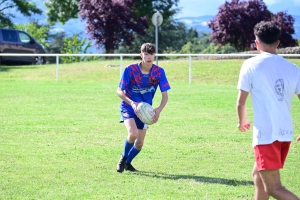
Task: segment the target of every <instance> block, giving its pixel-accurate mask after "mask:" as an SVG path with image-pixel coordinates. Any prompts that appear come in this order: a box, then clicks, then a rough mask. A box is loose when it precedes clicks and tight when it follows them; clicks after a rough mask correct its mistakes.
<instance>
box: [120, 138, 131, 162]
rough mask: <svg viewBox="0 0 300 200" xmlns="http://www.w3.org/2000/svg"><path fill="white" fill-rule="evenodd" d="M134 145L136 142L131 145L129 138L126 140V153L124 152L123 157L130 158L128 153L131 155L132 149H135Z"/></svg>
mask: <svg viewBox="0 0 300 200" xmlns="http://www.w3.org/2000/svg"><path fill="white" fill-rule="evenodd" d="M133 144H134V142H133V143H129V142H128V140H127V138H126V140H125V144H124V152H123V155H122V156H123V157H126V158H127V157H128V153H129V151H130V149H131V148H132V147H133Z"/></svg>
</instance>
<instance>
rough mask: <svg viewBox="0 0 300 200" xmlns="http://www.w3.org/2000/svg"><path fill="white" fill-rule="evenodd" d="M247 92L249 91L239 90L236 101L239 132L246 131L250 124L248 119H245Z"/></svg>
mask: <svg viewBox="0 0 300 200" xmlns="http://www.w3.org/2000/svg"><path fill="white" fill-rule="evenodd" d="M248 94H249V93H248V92H246V91H243V90H239V94H238V99H237V102H236V111H237V115H238V118H239V124H238V129H239V130H240V131H241V132H246V131H247V130H249V129H250V125H251V123H250V121H248V120H247V119H246V115H247V108H246V102H247V97H248Z"/></svg>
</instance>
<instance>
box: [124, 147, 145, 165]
mask: <svg viewBox="0 0 300 200" xmlns="http://www.w3.org/2000/svg"><path fill="white" fill-rule="evenodd" d="M140 151H141V150H137V149H136V148H135V147H134V146H133V147H132V148H131V150H130V151H129V153H128V157H127V160H126V164H129V163H131V161H132V159H133V158H134V157H135V156H136V155H138V154H139V153H140Z"/></svg>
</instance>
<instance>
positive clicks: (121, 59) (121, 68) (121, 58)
mask: <svg viewBox="0 0 300 200" xmlns="http://www.w3.org/2000/svg"><path fill="white" fill-rule="evenodd" d="M122 65H123V56H122V55H120V78H121V77H122V74H123V67H122Z"/></svg>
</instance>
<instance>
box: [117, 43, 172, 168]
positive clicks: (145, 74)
mask: <svg viewBox="0 0 300 200" xmlns="http://www.w3.org/2000/svg"><path fill="white" fill-rule="evenodd" d="M140 56H141V58H142V62H140V63H136V64H131V65H129V66H128V67H126V68H125V70H124V73H123V75H122V78H121V81H120V83H119V87H118V90H117V94H118V96H119V97H120V98H121V99H122V101H121V104H120V111H121V120H120V121H121V122H124V124H125V127H126V129H127V132H128V136H127V138H126V140H125V144H124V151H123V154H122V156H121V158H120V161H119V162H118V164H117V172H120V173H122V172H123V171H124V169H125V170H128V171H132V172H135V171H137V170H136V169H135V168H134V167H133V166H132V165H131V161H132V160H133V158H134V157H135V156H137V154H138V153H139V152H140V151H141V149H142V147H143V144H144V139H145V136H146V131H147V128H148V125H147V124H144V123H143V122H142V121H141V120H140V119H139V118H138V117H137V115H136V112H137V106H138V104H139V103H140V102H147V103H149V104H150V105H152V100H153V97H154V94H155V92H156V89H157V87H158V86H159V88H160V91H161V94H162V99H161V102H160V105H159V106H158V107H157V108H155V109H154V111H155V115H154V117H153V119H152V120H153V122H154V123H156V122H157V121H158V119H159V115H160V113H161V111H162V110H163V108H164V107H165V105H166V104H167V101H168V93H167V91H168V90H169V89H170V85H169V83H168V80H167V77H166V75H165V71H164V69H163V68H161V67H158V66H157V65H154V64H153V60H154V58H155V46H154V45H153V44H151V43H145V44H143V45H142V46H141V53H140Z"/></svg>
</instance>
